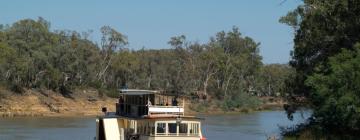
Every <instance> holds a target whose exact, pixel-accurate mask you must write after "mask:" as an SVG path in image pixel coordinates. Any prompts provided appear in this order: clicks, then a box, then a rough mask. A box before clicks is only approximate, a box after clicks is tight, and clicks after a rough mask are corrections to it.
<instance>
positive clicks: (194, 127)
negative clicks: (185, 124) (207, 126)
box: [189, 123, 199, 135]
mask: <svg viewBox="0 0 360 140" xmlns="http://www.w3.org/2000/svg"><path fill="white" fill-rule="evenodd" d="M189 133H190V135H198V134H199V124H198V123H190V127H189Z"/></svg>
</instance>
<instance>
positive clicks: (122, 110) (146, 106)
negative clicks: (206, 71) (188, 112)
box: [116, 90, 185, 117]
mask: <svg viewBox="0 0 360 140" xmlns="http://www.w3.org/2000/svg"><path fill="white" fill-rule="evenodd" d="M179 100H181V102H180V101H179ZM184 105H185V102H184V99H183V98H182V99H181V98H180V97H178V96H176V95H171V94H164V93H160V92H158V91H151V90H121V92H120V98H119V102H118V103H116V115H120V116H126V117H144V116H153V115H165V116H169V115H184Z"/></svg>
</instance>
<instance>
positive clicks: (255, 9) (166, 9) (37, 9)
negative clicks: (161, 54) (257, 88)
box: [0, 0, 302, 64]
mask: <svg viewBox="0 0 360 140" xmlns="http://www.w3.org/2000/svg"><path fill="white" fill-rule="evenodd" d="M301 3H302V2H301V0H286V1H284V0H57V1H55V0H2V1H1V2H0V24H10V25H11V24H12V23H14V22H16V21H18V20H21V19H27V18H31V19H37V18H38V17H43V18H44V19H46V20H48V21H50V22H51V30H64V29H66V30H75V31H78V32H83V31H88V30H93V33H92V34H91V36H90V38H89V39H91V40H93V41H95V42H99V41H100V38H101V33H100V31H99V30H100V28H101V27H102V26H104V25H108V26H111V27H113V28H115V29H116V30H117V31H119V32H121V33H123V34H125V35H126V36H127V37H128V41H129V46H128V47H129V48H130V49H135V50H136V49H140V48H143V47H145V48H146V49H164V48H170V46H169V45H168V44H167V42H168V41H169V40H170V38H171V37H173V36H178V35H185V36H186V38H187V40H188V41H194V42H195V41H196V42H200V43H207V42H208V41H209V38H210V37H211V36H214V35H215V34H216V33H217V32H220V31H230V30H231V29H232V27H233V26H236V27H238V28H239V29H240V32H241V33H242V34H243V35H244V36H249V37H251V38H253V39H254V40H255V41H256V42H260V43H261V45H260V54H261V55H262V56H263V62H264V63H265V64H271V63H287V62H288V61H289V60H290V50H292V47H293V37H294V36H293V30H292V29H291V28H290V27H288V26H287V25H284V24H281V23H279V22H278V21H279V18H280V17H281V16H284V15H286V13H287V12H288V11H291V10H292V9H294V8H296V7H297V6H298V5H300V4H301Z"/></svg>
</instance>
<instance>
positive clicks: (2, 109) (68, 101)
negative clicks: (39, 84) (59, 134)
mask: <svg viewBox="0 0 360 140" xmlns="http://www.w3.org/2000/svg"><path fill="white" fill-rule="evenodd" d="M115 102H116V99H113V98H108V97H100V96H99V94H98V92H97V91H96V90H76V91H74V92H73V93H71V94H70V95H69V96H63V95H62V94H60V93H56V92H53V91H50V90H27V91H26V92H25V93H23V94H21V95H19V94H15V93H12V92H10V91H8V90H3V89H0V117H16V116H96V115H100V114H101V108H102V107H104V106H106V107H107V108H108V110H109V111H114V110H115V105H114V104H115Z"/></svg>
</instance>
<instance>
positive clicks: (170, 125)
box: [168, 123, 176, 134]
mask: <svg viewBox="0 0 360 140" xmlns="http://www.w3.org/2000/svg"><path fill="white" fill-rule="evenodd" d="M168 130H169V131H168V133H169V134H176V123H168Z"/></svg>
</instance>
